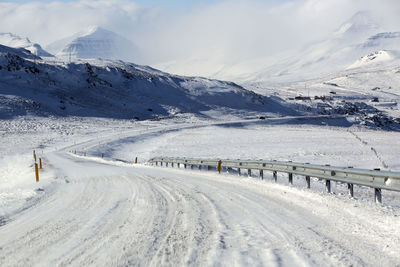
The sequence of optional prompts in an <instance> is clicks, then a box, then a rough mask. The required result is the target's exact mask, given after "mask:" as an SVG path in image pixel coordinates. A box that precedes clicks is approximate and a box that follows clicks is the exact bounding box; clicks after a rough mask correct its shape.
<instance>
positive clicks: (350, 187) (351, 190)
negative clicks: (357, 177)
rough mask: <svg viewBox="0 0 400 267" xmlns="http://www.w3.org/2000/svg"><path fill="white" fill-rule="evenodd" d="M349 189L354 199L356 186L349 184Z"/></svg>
mask: <svg viewBox="0 0 400 267" xmlns="http://www.w3.org/2000/svg"><path fill="white" fill-rule="evenodd" d="M347 189H348V190H349V195H350V197H354V185H353V184H347Z"/></svg>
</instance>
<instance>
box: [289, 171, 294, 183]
mask: <svg viewBox="0 0 400 267" xmlns="http://www.w3.org/2000/svg"><path fill="white" fill-rule="evenodd" d="M289 184H291V185H293V173H289Z"/></svg>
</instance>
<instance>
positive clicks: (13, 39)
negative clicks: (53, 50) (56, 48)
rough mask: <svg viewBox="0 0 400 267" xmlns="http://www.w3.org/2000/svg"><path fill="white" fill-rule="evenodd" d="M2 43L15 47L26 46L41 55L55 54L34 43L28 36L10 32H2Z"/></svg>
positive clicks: (0, 37) (49, 55)
mask: <svg viewBox="0 0 400 267" xmlns="http://www.w3.org/2000/svg"><path fill="white" fill-rule="evenodd" d="M0 44H2V45H5V46H9V47H13V48H24V49H26V50H29V51H30V52H31V53H32V54H34V55H36V56H39V57H41V56H43V57H52V56H53V55H51V54H49V53H48V52H47V51H45V50H43V48H42V47H41V46H40V45H39V44H36V43H32V42H31V41H30V40H29V39H28V38H26V37H25V38H23V37H20V36H18V35H16V34H13V33H10V32H6V33H0Z"/></svg>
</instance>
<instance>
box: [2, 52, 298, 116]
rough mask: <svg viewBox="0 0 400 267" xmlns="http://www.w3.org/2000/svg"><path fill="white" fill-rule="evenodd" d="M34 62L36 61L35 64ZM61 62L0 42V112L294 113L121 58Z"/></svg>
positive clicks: (233, 89) (221, 85) (236, 89)
mask: <svg viewBox="0 0 400 267" xmlns="http://www.w3.org/2000/svg"><path fill="white" fill-rule="evenodd" d="M38 62H39V63H38ZM89 62H90V63H87V62H79V61H77V62H75V63H71V64H65V63H64V62H60V61H56V60H53V61H52V62H50V61H38V60H37V61H36V64H35V63H34V62H33V61H32V60H28V59H25V56H24V54H21V51H20V50H16V49H12V48H7V47H0V110H1V112H0V114H1V117H3V118H4V117H13V116H16V115H25V114H34V115H45V116H48V115H57V116H68V115H76V116H93V117H112V118H128V119H150V118H159V117H160V116H170V115H176V114H180V113H194V114H198V115H202V116H214V117H220V116H223V115H227V116H237V117H243V116H246V115H248V114H253V116H254V115H256V114H259V113H262V114H268V113H269V114H271V115H272V116H273V115H275V116H276V115H293V114H296V113H295V112H294V111H292V110H291V109H290V108H287V107H284V106H283V105H281V104H280V103H279V101H276V100H274V99H271V98H268V97H263V96H260V95H258V94H256V93H253V92H251V91H247V90H245V89H243V88H242V87H240V86H238V85H236V84H234V83H230V82H223V81H218V80H210V79H205V78H196V77H182V76H174V75H170V74H167V73H163V72H160V71H157V70H155V69H152V68H150V67H145V66H138V65H134V64H128V63H124V62H122V61H104V60H89Z"/></svg>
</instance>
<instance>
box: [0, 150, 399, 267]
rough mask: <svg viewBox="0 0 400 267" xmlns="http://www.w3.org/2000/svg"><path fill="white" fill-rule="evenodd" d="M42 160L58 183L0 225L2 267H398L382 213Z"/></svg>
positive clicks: (149, 172) (61, 157) (197, 175)
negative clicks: (339, 266)
mask: <svg viewBox="0 0 400 267" xmlns="http://www.w3.org/2000/svg"><path fill="white" fill-rule="evenodd" d="M49 158H51V160H50V163H51V165H52V167H53V168H55V169H56V173H57V177H59V178H58V179H57V180H56V182H55V183H53V184H51V186H49V187H48V188H46V190H47V192H46V193H47V194H43V197H42V198H39V200H35V202H33V203H31V206H30V207H28V208H27V209H26V210H24V211H22V212H20V213H17V214H16V215H15V216H14V217H12V218H10V219H9V221H7V223H6V224H5V225H3V226H2V227H0V236H1V239H0V265H1V266H30V265H44V266H57V265H61V266H63V265H74V266H86V265H92V266H111V265H112V266H115V265H119V266H121V265H140V266H160V265H169V266H179V265H201V266H209V265H221V266H236V265H241V266H243V265H247V266H257V265H264V266H282V265H283V266H293V265H306V266H308V265H315V266H320V265H335V266H337V265H346V266H348V265H381V266H395V265H396V264H399V263H400V256H399V254H398V253H397V251H398V250H399V243H400V238H399V235H398V218H397V217H393V216H389V215H386V214H385V210H384V209H382V207H370V208H368V207H362V208H360V207H357V205H355V203H354V201H353V200H347V201H346V200H343V199H339V198H337V197H334V196H327V195H320V194H317V193H315V192H308V191H303V190H299V189H296V188H290V187H287V186H283V185H279V184H273V183H269V182H265V181H259V180H256V179H249V178H245V177H242V178H239V177H237V176H230V175H216V174H214V173H208V172H198V171H185V170H177V169H161V168H153V167H147V166H135V167H131V166H117V165H115V164H114V163H113V164H108V163H106V162H104V161H102V160H90V159H83V158H79V157H74V156H71V155H68V154H65V153H61V152H55V153H52V154H50V155H49ZM396 231H397V232H396ZM393 233H397V234H393Z"/></svg>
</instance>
